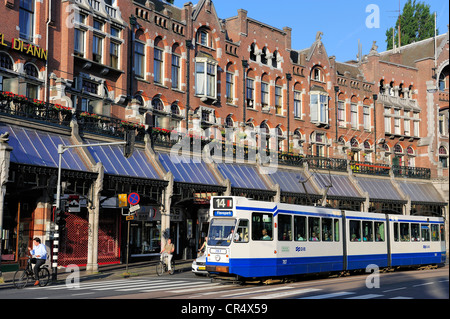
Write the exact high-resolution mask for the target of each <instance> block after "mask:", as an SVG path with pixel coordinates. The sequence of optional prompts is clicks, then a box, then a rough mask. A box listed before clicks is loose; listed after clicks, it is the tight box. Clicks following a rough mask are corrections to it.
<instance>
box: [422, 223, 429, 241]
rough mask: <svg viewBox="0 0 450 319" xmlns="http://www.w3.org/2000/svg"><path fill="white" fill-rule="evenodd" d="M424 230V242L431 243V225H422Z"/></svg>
mask: <svg viewBox="0 0 450 319" xmlns="http://www.w3.org/2000/svg"><path fill="white" fill-rule="evenodd" d="M420 228H421V229H422V241H430V225H429V224H421V227H420Z"/></svg>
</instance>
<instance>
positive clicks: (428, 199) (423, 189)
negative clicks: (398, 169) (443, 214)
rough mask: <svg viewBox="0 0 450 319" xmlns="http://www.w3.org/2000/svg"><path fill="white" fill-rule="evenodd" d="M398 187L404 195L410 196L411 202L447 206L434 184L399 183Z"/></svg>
mask: <svg viewBox="0 0 450 319" xmlns="http://www.w3.org/2000/svg"><path fill="white" fill-rule="evenodd" d="M398 185H399V186H400V188H401V189H402V191H403V193H405V194H406V195H409V197H410V198H411V202H414V203H429V204H432V203H436V204H445V200H444V199H443V198H442V196H441V195H440V194H439V192H438V191H437V189H436V188H435V187H434V186H433V184H432V183H426V182H411V181H398Z"/></svg>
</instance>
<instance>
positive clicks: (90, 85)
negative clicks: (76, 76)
mask: <svg viewBox="0 0 450 319" xmlns="http://www.w3.org/2000/svg"><path fill="white" fill-rule="evenodd" d="M83 91H84V93H91V94H98V84H97V83H94V82H91V81H86V80H83Z"/></svg>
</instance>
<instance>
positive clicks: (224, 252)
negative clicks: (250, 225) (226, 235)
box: [211, 249, 227, 254]
mask: <svg viewBox="0 0 450 319" xmlns="http://www.w3.org/2000/svg"><path fill="white" fill-rule="evenodd" d="M211 253H212V254H226V253H227V250H226V249H211Z"/></svg>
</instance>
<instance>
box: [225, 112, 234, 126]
mask: <svg viewBox="0 0 450 319" xmlns="http://www.w3.org/2000/svg"><path fill="white" fill-rule="evenodd" d="M225 127H234V121H233V118H232V116H231V115H228V116H227V118H226V119H225Z"/></svg>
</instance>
